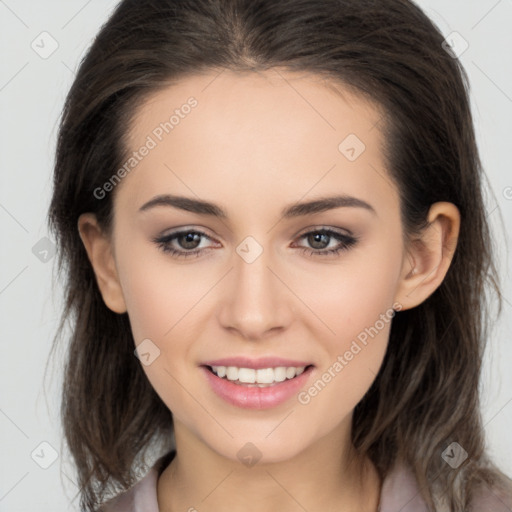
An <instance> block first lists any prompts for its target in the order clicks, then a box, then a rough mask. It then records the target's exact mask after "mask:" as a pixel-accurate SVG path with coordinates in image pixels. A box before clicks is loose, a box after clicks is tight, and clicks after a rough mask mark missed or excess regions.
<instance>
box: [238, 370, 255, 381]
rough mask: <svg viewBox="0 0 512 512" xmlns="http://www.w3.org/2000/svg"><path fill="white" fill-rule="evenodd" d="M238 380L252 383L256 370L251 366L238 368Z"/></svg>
mask: <svg viewBox="0 0 512 512" xmlns="http://www.w3.org/2000/svg"><path fill="white" fill-rule="evenodd" d="M238 380H239V381H240V382H246V383H247V384H254V383H255V382H256V370H254V369H253V368H240V369H239V370H238Z"/></svg>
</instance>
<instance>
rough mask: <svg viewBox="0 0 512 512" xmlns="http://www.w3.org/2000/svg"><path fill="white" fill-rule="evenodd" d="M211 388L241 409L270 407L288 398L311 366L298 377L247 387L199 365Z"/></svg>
mask: <svg viewBox="0 0 512 512" xmlns="http://www.w3.org/2000/svg"><path fill="white" fill-rule="evenodd" d="M201 369H202V370H203V372H204V373H205V375H206V378H207V379H208V382H209V383H210V386H211V388H212V390H213V391H214V392H215V393H216V394H217V395H218V396H220V397H221V398H223V399H224V400H225V401H226V402H228V403H230V404H232V405H235V406H237V407H241V408H243V409H270V408H271V407H277V406H278V405H280V404H282V403H284V402H286V401H287V400H289V399H290V398H291V397H292V396H293V395H295V394H296V393H297V392H298V391H299V390H300V389H301V388H302V387H303V386H304V384H305V383H306V381H307V379H308V378H309V375H310V373H311V371H312V370H313V366H310V367H309V368H307V369H306V370H305V371H304V372H302V373H301V374H300V375H299V376H298V377H294V378H293V379H286V380H284V381H283V382H277V383H276V384H274V385H272V386H267V387H264V388H260V387H258V386H254V387H249V386H244V385H243V384H234V383H233V382H231V381H229V380H227V379H222V378H220V377H217V375H215V374H214V373H213V372H211V371H210V370H209V369H208V368H207V367H206V366H201Z"/></svg>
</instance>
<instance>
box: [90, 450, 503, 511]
mask: <svg viewBox="0 0 512 512" xmlns="http://www.w3.org/2000/svg"><path fill="white" fill-rule="evenodd" d="M175 454H176V452H175V451H172V452H169V453H168V454H166V455H164V456H163V457H160V458H159V459H158V460H157V461H156V463H155V464H154V465H153V467H152V468H151V470H150V471H149V472H148V473H147V474H146V475H145V476H144V477H143V478H142V479H141V480H140V481H139V482H138V483H137V484H135V485H134V486H133V487H132V488H131V489H129V490H128V491H126V492H125V493H123V494H121V495H120V496H118V497H116V498H114V499H113V500H111V501H110V502H108V503H107V504H105V505H104V506H103V507H102V508H101V510H100V511H98V512H159V510H158V501H157V481H158V477H159V476H160V474H161V473H162V472H163V470H164V469H165V468H166V467H167V466H168V465H169V463H170V462H171V460H172V459H173V458H174V455H175ZM470 510H471V512H512V497H510V496H509V497H506V496H505V495H504V494H503V493H499V492H497V491H496V490H492V491H491V490H489V489H487V491H486V492H482V493H481V494H480V495H478V497H477V498H476V499H475V501H474V503H473V508H471V509H470ZM398 511H400V512H428V511H427V507H426V505H425V502H424V501H423V499H422V498H421V495H420V493H419V490H418V486H417V483H416V479H415V478H414V476H413V474H412V472H411V471H410V470H407V469H406V468H405V467H403V466H397V467H395V468H394V469H393V470H392V471H391V472H390V473H389V474H388V475H387V477H386V478H385V479H384V481H383V483H382V492H381V496H380V505H379V512H398Z"/></svg>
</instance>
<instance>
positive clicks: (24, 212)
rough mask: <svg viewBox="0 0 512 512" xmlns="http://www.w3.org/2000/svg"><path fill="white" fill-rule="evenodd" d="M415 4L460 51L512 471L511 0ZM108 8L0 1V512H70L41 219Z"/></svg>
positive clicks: (503, 435) (491, 434) (493, 440)
mask: <svg viewBox="0 0 512 512" xmlns="http://www.w3.org/2000/svg"><path fill="white" fill-rule="evenodd" d="M418 3H419V5H420V6H421V7H422V8H423V9H424V10H425V12H426V13H427V14H428V15H429V16H430V17H431V18H432V19H433V20H434V22H435V23H436V24H437V25H438V26H439V28H440V29H441V30H442V32H443V34H444V35H445V36H447V37H448V36H450V38H451V39H450V40H451V41H455V48H456V49H457V51H461V50H464V49H465V51H464V52H463V53H462V54H461V55H460V59H461V61H462V63H463V65H464V67H465V68H466V70H467V72H468V75H469V79H470V84H471V99H472V107H473V113H474V118H475V123H476V130H477V136H478V144H479V148H480V152H481V157H482V161H483V164H484V167H485V172H486V175H487V177H488V186H487V188H486V198H487V211H488V217H489V219H490V220H491V221H492V225H493V227H494V239H495V245H496V247H497V249H498V254H499V257H500V269H501V275H502V279H503V285H504V287H503V291H504V295H505V298H506V301H505V303H504V310H503V314H502V317H501V319H500V321H499V322H497V323H496V325H495V328H494V330H493V332H492V336H491V339H490V340H489V348H488V352H487V354H486V358H485V368H484V378H483V380H482V383H481V385H482V404H483V417H484V423H485V430H486V434H487V440H488V446H489V450H490V453H491V454H492V455H493V456H494V459H495V460H496V462H497V463H498V464H499V465H500V466H501V467H502V469H503V470H504V471H505V472H506V473H508V474H509V475H512V438H511V436H510V429H511V427H512V372H511V371H510V368H509V367H510V363H511V361H512V344H511V333H512V284H511V279H510V275H509V272H508V269H509V268H510V266H511V265H510V263H511V257H510V254H509V252H508V250H507V246H509V245H510V243H509V241H510V238H511V232H512V173H511V170H510V169H511V156H510V149H511V145H512V139H511V133H512V123H511V118H512V61H511V50H512V31H511V30H510V26H511V25H512V0H499V1H498V0H470V1H468V0H450V1H447V0H421V1H420V2H418ZM116 4H117V0H116V1H114V0H89V1H85V0H66V1H64V0H60V1H58V0H39V1H37V2H35V1H28V0H0V38H1V52H2V53H1V55H2V65H1V67H0V111H1V123H0V129H1V137H0V141H1V151H0V168H1V182H0V226H1V230H2V244H1V267H0V268H1V272H0V315H1V319H0V325H1V327H2V336H1V343H2V357H1V358H0V365H1V373H0V375H1V377H0V378H1V389H2V394H1V399H0V432H1V434H2V435H1V439H0V446H1V453H0V458H1V460H2V468H1V472H0V511H2V512H3V511H5V512H16V511H20V512H21V511H23V512H26V511H27V510H38V511H41V512H42V511H52V512H55V511H67V510H78V506H77V504H78V500H77V499H74V500H73V497H74V496H75V494H76V486H75V484H74V481H75V475H74V471H73V467H72V464H71V462H70V459H69V456H68V453H67V451H64V453H63V451H62V448H63V445H62V432H61V429H60V423H59V421H60V420H59V406H60V402H59V400H60V379H61V373H60V368H61V367H62V363H61V359H59V358H62V354H61V353H57V354H56V355H55V357H54V360H53V361H52V365H51V367H50V371H49V376H48V377H47V379H46V381H43V373H44V369H45V364H46V360H47V358H48V354H49V350H50V345H51V340H52V337H53V335H54V333H55V329H56V327H57V321H58V319H59V315H60V311H61V308H62V302H61V299H62V294H61V288H60V286H59V284H58V283H54V282H53V270H52V268H53V265H54V263H55V258H53V254H52V246H53V245H52V240H48V239H47V238H46V237H48V236H49V234H48V232H47V227H46V214H47V209H48V204H49V199H50V195H51V173H52V165H53V162H54V149H55V138H56V132H57V122H58V119H59V116H60V112H61V108H62V105H63V101H64V98H65V95H66V93H67V91H68V89H69V87H70V85H71V83H72V81H73V78H74V72H75V70H76V68H77V65H78V63H79V61H80V59H81V58H82V56H83V55H84V53H85V51H86V49H87V48H88V46H89V45H90V43H91V41H92V38H93V37H94V35H95V34H96V32H97V31H98V29H99V28H100V26H101V25H102V24H103V23H104V22H105V21H106V20H107V18H108V16H109V14H110V13H111V12H112V10H113V8H114V6H115V5H116ZM454 32H456V34H455V35H453V33H454ZM457 41H458V42H457ZM465 42H467V45H468V46H467V48H465V46H466V43H465ZM502 220H503V221H504V222H503V223H502ZM50 238H51V237H50ZM55 358H56V359H55Z"/></svg>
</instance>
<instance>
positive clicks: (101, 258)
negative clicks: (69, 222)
mask: <svg viewBox="0 0 512 512" xmlns="http://www.w3.org/2000/svg"><path fill="white" fill-rule="evenodd" d="M78 232H79V234H80V238H81V239H82V242H83V244H84V246H85V250H86V251H87V256H88V257H89V261H90V262H91V265H92V267H93V270H94V273H95V275H96V282H97V283H98V287H99V289H100V292H101V296H102V297H103V301H104V302H105V304H106V305H107V307H108V308H109V309H111V310H112V311H114V312H115V313H125V312H126V305H125V301H124V297H123V292H122V289H121V285H120V283H119V278H118V276H117V270H116V265H115V260H114V256H113V250H112V241H111V239H110V237H108V236H107V235H106V234H104V233H103V232H102V230H101V228H100V226H99V224H98V221H97V219H96V216H95V215H94V214H93V213H84V214H82V215H80V217H79V219H78Z"/></svg>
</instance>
